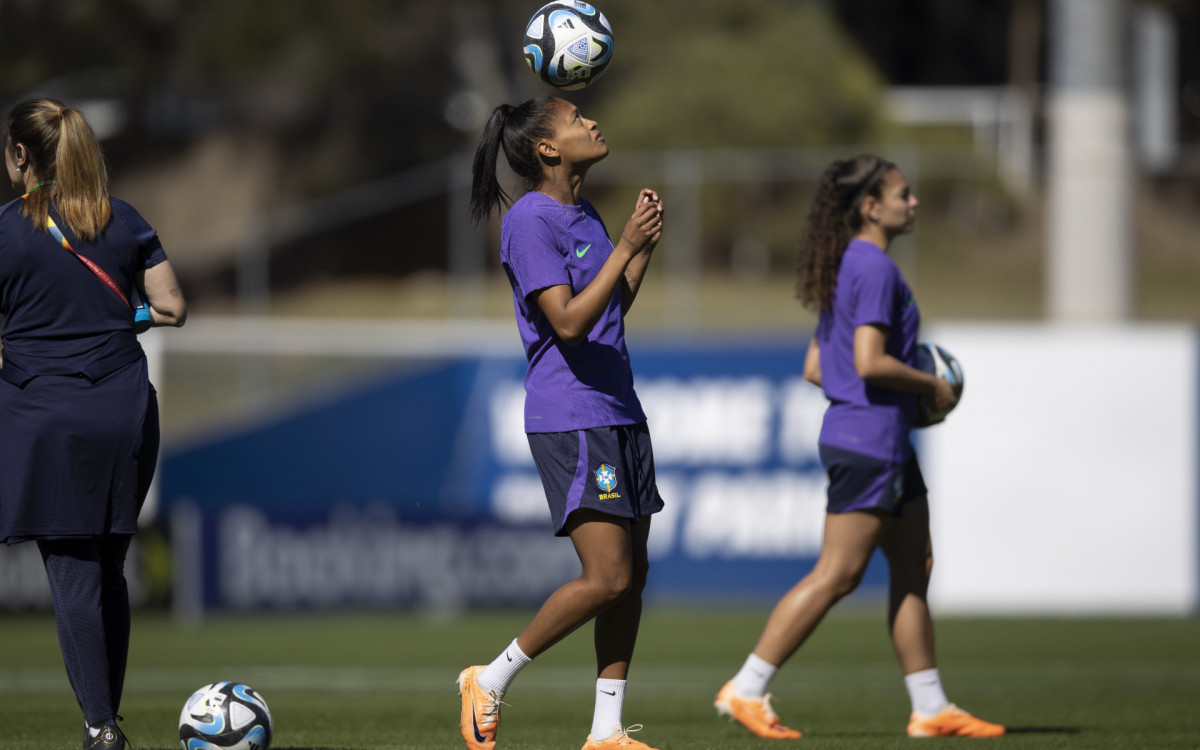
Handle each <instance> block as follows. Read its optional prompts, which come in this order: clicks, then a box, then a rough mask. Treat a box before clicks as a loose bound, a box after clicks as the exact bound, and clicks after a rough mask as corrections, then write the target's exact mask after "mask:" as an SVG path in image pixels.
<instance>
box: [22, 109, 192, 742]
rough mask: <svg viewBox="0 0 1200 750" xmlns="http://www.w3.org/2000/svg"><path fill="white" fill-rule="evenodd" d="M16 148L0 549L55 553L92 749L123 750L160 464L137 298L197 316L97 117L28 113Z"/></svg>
mask: <svg viewBox="0 0 1200 750" xmlns="http://www.w3.org/2000/svg"><path fill="white" fill-rule="evenodd" d="M3 147H4V163H5V167H6V168H7V171H8V177H9V180H10V181H11V182H12V186H13V188H14V190H16V191H17V193H18V194H20V195H22V197H20V198H17V199H16V200H13V201H10V202H9V203H7V204H5V205H4V206H3V207H0V316H2V317H3V341H4V350H3V359H2V360H0V539H3V541H5V542H6V543H8V544H14V543H17V542H23V541H28V540H33V541H35V542H36V543H37V545H38V549H39V551H40V552H41V555H42V560H43V561H44V563H45V567H46V573H47V576H48V578H49V581H50V593H51V597H52V599H53V604H54V614H55V620H56V622H57V625H58V636H59V642H60V645H61V647H62V653H63V659H64V662H65V664H66V668H67V676H68V678H69V679H70V682H71V687H72V688H73V689H74V691H75V697H76V699H77V700H78V702H79V706H80V708H81V709H82V710H83V716H84V722H85V727H84V733H83V747H84V750H96V749H98V748H103V749H104V750H122V748H124V747H125V738H124V735H123V734H122V732H121V730H120V729H118V728H117V726H116V719H117V712H118V710H119V709H120V703H121V692H122V688H123V685H124V679H125V664H126V657H127V654H128V651H129V620H130V616H129V596H128V590H127V588H126V584H125V574H124V564H125V554H126V551H127V550H128V549H129V543H130V540H131V539H132V536H133V534H134V532H136V531H137V517H138V511H139V509H140V508H141V504H142V501H143V500H144V499H145V497H146V492H147V490H148V488H149V485H150V480H151V478H152V477H153V475H154V466H155V461H156V459H157V455H158V404H157V400H156V397H155V393H154V387H153V386H152V385H151V384H150V381H149V378H148V373H147V368H146V357H145V354H143V352H142V348H141V346H140V345H139V344H138V340H137V335H136V333H135V328H134V313H133V310H132V306H133V304H134V303H133V302H131V300H135V299H136V297H133V296H132V293H133V291H134V289H135V288H136V289H137V290H138V292H139V293H138V296H139V297H142V298H144V300H145V302H146V304H147V307H148V311H149V316H150V320H149V322H150V323H151V324H153V325H159V326H180V325H183V322H184V318H185V316H186V305H185V303H184V300H183V296H182V294H181V293H180V290H179V284H178V282H177V281H176V279H175V274H174V272H173V271H172V270H171V266H170V264H169V263H168V262H167V259H166V255H165V254H164V253H163V249H162V246H161V245H160V244H159V242H158V237H157V235H156V234H155V232H154V230H153V229H152V228H151V227H150V226H149V225H148V224H147V223H146V222H145V220H143V219H142V217H141V216H139V215H138V213H137V211H135V210H134V209H133V208H132V207H131V206H130V205H129V204H127V203H124V202H122V201H119V200H116V199H115V198H110V197H109V195H108V185H107V182H108V180H107V171H106V169H105V166H104V158H103V156H102V154H101V153H100V148H99V145H98V144H97V143H96V139H95V136H94V135H93V133H92V130H91V128H90V127H89V126H88V124H87V121H86V120H84V118H83V115H82V114H80V113H79V112H78V111H76V110H73V109H70V108H69V107H66V106H64V105H63V104H62V103H61V102H58V101H55V100H53V99H30V100H27V101H24V102H22V103H20V104H18V105H17V106H16V107H15V108H14V109H13V111H12V113H11V114H10V115H9V117H8V119H7V120H6V121H5V123H4V131H3Z"/></svg>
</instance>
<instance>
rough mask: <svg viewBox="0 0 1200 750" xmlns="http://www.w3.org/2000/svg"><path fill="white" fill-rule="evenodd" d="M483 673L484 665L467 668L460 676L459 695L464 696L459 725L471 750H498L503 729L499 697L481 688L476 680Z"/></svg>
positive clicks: (493, 692)
mask: <svg viewBox="0 0 1200 750" xmlns="http://www.w3.org/2000/svg"><path fill="white" fill-rule="evenodd" d="M482 671H483V667H482V666H477V667H467V668H466V669H464V670H463V671H462V673H461V674H459V675H458V694H459V695H460V696H461V697H462V715H461V717H460V719H459V725H460V729H461V730H462V738H463V739H464V740H465V741H466V743H467V747H468V748H469V750H495V747H496V732H497V730H499V729H500V702H501V701H500V695H499V694H498V693H496V692H495V691H492V690H483V689H482V688H480V687H479V685H478V684H477V683H476V680H477V679H478V678H479V673H480V672H482Z"/></svg>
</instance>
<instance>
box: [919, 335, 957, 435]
mask: <svg viewBox="0 0 1200 750" xmlns="http://www.w3.org/2000/svg"><path fill="white" fill-rule="evenodd" d="M917 369H918V370H920V371H921V372H927V373H929V374H930V375H933V376H934V377H938V378H941V379H943V380H949V381H950V385H951V386H953V387H954V395H955V396H957V397H958V398H960V399H961V398H962V393H963V371H962V365H960V364H959V363H958V360H957V359H955V358H954V355H952V354H951V353H950V352H948V351H946V350H945V349H943V348H942V347H940V346H938V345H937V344H930V343H927V342H921V343H920V344H917ZM957 405H958V404H957V403H956V404H955V406H957ZM952 411H954V407H953V406H952V407H950V408H949V409H946V410H945V411H930V409H929V402H928V401H926V400H925V397H924V396H922V397H921V399H920V400H919V401H918V402H917V423H918V424H919V425H922V426H928V425H934V424H937V423H939V422H941V421H942V420H944V419H945V418H946V415H947V414H949V413H950V412H952Z"/></svg>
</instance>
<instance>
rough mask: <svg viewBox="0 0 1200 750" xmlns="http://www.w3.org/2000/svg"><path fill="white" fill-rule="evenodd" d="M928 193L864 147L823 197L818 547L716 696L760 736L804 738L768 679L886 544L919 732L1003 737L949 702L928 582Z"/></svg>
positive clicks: (814, 231)
mask: <svg viewBox="0 0 1200 750" xmlns="http://www.w3.org/2000/svg"><path fill="white" fill-rule="evenodd" d="M916 209H917V199H916V196H914V195H913V193H912V190H911V188H910V187H909V185H908V182H907V181H906V180H905V179H904V175H903V174H901V172H900V170H899V169H897V168H896V165H894V164H892V163H890V162H887V161H884V160H883V159H880V158H879V157H877V156H870V155H862V156H858V157H856V158H854V159H847V160H839V161H835V162H834V163H833V164H832V165H830V166H829V168H828V169H827V170H826V171H825V173H824V175H823V176H822V178H821V182H820V184H819V185H818V187H817V192H816V195H815V196H814V197H813V203H812V209H811V211H810V213H809V218H808V226H807V228H806V231H805V235H804V239H803V242H802V244H801V250H800V264H799V272H800V274H799V283H798V287H797V290H798V292H799V294H800V299H801V301H802V302H804V304H805V306H807V307H810V308H811V309H813V310H814V311H816V312H817V313H819V315H820V318H819V321H818V324H817V331H816V335H815V336H813V338H812V341H811V342H810V343H809V346H808V354H807V356H806V357H805V361H804V378H805V379H806V380H808V381H809V382H811V383H813V384H814V385H817V386H820V387H821V388H823V389H824V392H825V396H826V398H828V399H829V408H828V409H827V410H826V412H825V419H824V422H823V424H822V427H821V436H820V438H819V440H818V448H819V450H820V455H821V462H822V463H823V464H824V465H825V470H826V472H827V473H828V476H829V487H828V503H827V505H826V513H825V528H824V535H823V537H822V541H821V552H820V555H819V557H818V559H817V563H816V565H815V566H814V567H813V569H812V572H810V573H809V574H808V575H807V576H805V577H804V578H803V579H802V580H801V581H800V582H799V583H797V584H796V585H795V586H794V587H793V588H792V589H791V591H789V592H787V593H786V594H785V595H784V596H783V598H782V599H780V601H779V603H778V604H776V606H775V609H774V611H773V612H772V613H771V616H770V618H769V619H768V620H767V624H766V627H765V628H764V629H763V632H762V635H761V636H759V639H758V643H757V645H755V647H754V650H753V651H752V652H751V653H750V655H749V656H748V657H747V659H746V662H745V664H744V665H743V666H742V669H741V670H740V671H739V672H738V673H737V675H736V676H735V677H734V678H733V679H732V680H730V681H729V682H728V683H726V684H725V686H724V687H722V688H721V690H720V692H719V693H718V694H717V698H716V701H715V704H716V707H717V710H718V711H719V712H720V713H722V714H725V715H728V716H730V717H731V718H732V719H734V720H735V721H737V722H739V723H741V724H742V725H743V726H745V727H746V728H747V729H749V730H750V731H751V732H753V733H754V734H756V735H758V736H759V737H766V738H772V739H796V738H799V737H800V732H798V731H796V730H794V729H790V728H788V727H786V726H784V725H783V724H782V722H781V721H780V719H779V716H778V715H777V714H776V713H775V712H774V710H773V709H772V708H771V703H770V698H771V696H770V695H769V694H768V693H767V686H768V685H769V684H770V682H771V679H772V678H773V677H774V676H775V672H776V670H778V669H779V668H780V667H781V666H783V664H784V662H785V661H787V659H788V658H790V657H791V655H792V654H793V653H795V651H796V650H797V649H799V648H800V646H801V645H802V644H803V643H804V642H805V641H806V640H807V639H808V636H809V635H811V634H812V632H813V631H814V630H815V629H816V627H817V625H818V624H819V623H820V622H821V620H822V619H823V618H824V617H825V615H826V614H827V613H828V612H829V610H830V609H832V608H833V605H834V604H836V603H837V602H838V601H839V600H840V599H841V598H842V597H844V596H846V595H847V594H849V593H850V592H852V591H853V590H854V589H855V588H856V587H857V586H858V582H859V580H861V578H862V575H863V572H864V571H865V570H866V567H867V563H868V562H869V561H870V559H871V555H872V554H873V553H874V551H875V550H876V549H877V548H878V549H880V550H882V551H883V553H884V556H885V557H886V558H887V563H888V570H889V573H890V581H889V589H888V629H889V631H890V632H891V636H892V645H893V647H894V649H895V651H896V656H897V657H898V658H899V660H900V667H901V670H902V671H903V673H904V682H905V686H906V687H907V689H908V694H909V699H910V701H911V703H912V713H911V715H910V717H909V723H908V729H907V731H908V734H909V735H910V736H913V737H932V736H960V737H995V736H998V735H1002V734H1004V727H1002V726H1000V725H999V724H992V723H989V722H986V721H983V720H981V719H978V718H976V717H974V716H972V715H970V714H969V713H967V712H966V711H963V710H961V709H959V708H958V707H956V706H955V705H954V704H953V703H950V702H949V701H947V700H946V694H945V692H944V691H943V690H942V684H941V677H940V675H939V673H938V669H937V664H936V661H935V659H934V650H933V620H932V619H931V617H930V614H929V604H928V602H927V601H926V591H927V589H928V586H929V574H930V572H931V570H932V567H933V551H932V550H933V547H932V543H931V542H930V538H929V504H928V499H927V497H926V488H925V481H924V479H923V478H922V476H921V468H920V466H919V465H918V463H917V457H916V455H915V453H914V452H913V448H912V444H911V443H910V442H909V432H910V431H911V429H912V428H913V427H921V426H924V425H923V424H922V423H921V422H920V420H919V419H918V416H917V401H918V399H919V398H921V397H925V398H927V399H929V401H930V405H931V407H932V409H933V410H934V411H942V410H945V409H949V408H950V407H951V406H953V404H954V402H955V400H956V398H955V395H954V391H953V389H952V388H951V387H950V384H949V382H948V381H945V380H941V379H939V378H935V377H933V376H932V375H928V374H926V373H924V372H922V371H920V370H918V369H916V367H915V365H916V349H917V341H918V339H917V336H918V332H919V329H920V324H921V316H920V313H919V311H918V309H917V305H916V301H915V299H914V298H913V294H912V291H911V290H910V289H909V287H908V284H907V283H906V282H905V280H904V276H903V275H902V274H901V273H900V269H899V268H897V267H896V264H895V263H893V262H892V260H891V258H890V257H889V256H888V254H887V252H888V247H889V246H890V244H891V242H892V240H893V239H895V238H896V237H899V236H900V235H903V234H907V233H908V232H911V231H912V229H913V226H914V222H915V221H916Z"/></svg>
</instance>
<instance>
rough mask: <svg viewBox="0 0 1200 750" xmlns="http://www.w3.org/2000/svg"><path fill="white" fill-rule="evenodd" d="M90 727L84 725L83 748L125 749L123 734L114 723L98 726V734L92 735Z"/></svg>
mask: <svg viewBox="0 0 1200 750" xmlns="http://www.w3.org/2000/svg"><path fill="white" fill-rule="evenodd" d="M91 729H92V728H91V727H84V730H83V750H125V734H124V733H123V732H122V731H121V730H120V729H117V725H116V724H105V725H104V726H102V727H100V734H98V735H96V736H95V737H93V736H92V732H91Z"/></svg>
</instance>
